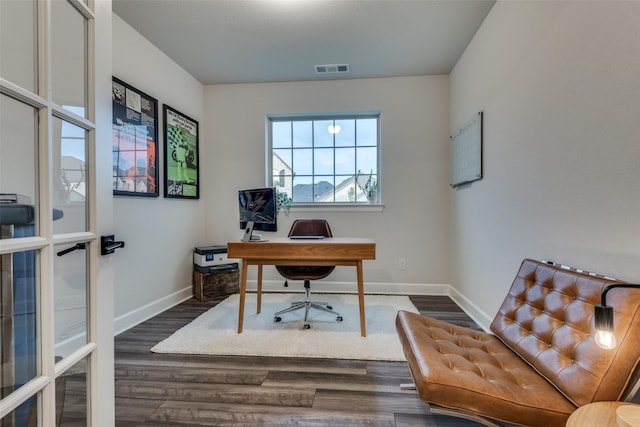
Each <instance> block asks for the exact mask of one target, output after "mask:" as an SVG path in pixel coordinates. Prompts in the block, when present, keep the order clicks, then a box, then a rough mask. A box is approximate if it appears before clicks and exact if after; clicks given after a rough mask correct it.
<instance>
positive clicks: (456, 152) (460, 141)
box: [450, 111, 482, 188]
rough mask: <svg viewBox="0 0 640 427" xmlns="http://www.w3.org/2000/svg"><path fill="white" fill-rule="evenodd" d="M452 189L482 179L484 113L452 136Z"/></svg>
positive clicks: (479, 114) (477, 115) (480, 113)
mask: <svg viewBox="0 0 640 427" xmlns="http://www.w3.org/2000/svg"><path fill="white" fill-rule="evenodd" d="M450 139H451V145H450V158H451V165H450V168H451V179H450V184H451V187H454V188H455V187H458V186H460V185H464V184H468V183H470V182H473V181H477V180H479V179H481V178H482V111H481V112H479V113H478V114H476V115H474V116H473V117H472V118H471V119H470V120H469V121H468V122H467V123H465V124H464V125H463V126H462V127H461V128H460V130H458V133H456V134H455V135H452V136H451V138H450Z"/></svg>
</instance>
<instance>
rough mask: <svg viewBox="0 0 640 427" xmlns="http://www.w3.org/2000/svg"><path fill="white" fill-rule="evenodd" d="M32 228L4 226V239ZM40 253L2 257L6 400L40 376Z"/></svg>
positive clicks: (0, 358)
mask: <svg viewBox="0 0 640 427" xmlns="http://www.w3.org/2000/svg"><path fill="white" fill-rule="evenodd" d="M28 229H29V226H21V225H16V226H9V225H3V226H2V237H3V238H11V237H12V236H13V235H14V234H20V235H24V234H30V233H31V232H30V231H29V230H28ZM37 256H38V254H37V252H36V251H20V252H14V253H12V254H3V255H0V273H1V274H0V287H1V292H0V319H1V320H2V324H1V325H0V338H1V340H0V362H1V363H0V365H1V367H2V368H1V370H0V376H1V381H0V386H1V388H0V393H1V395H2V396H1V397H3V398H4V397H6V396H8V395H9V394H11V393H12V392H13V391H15V390H17V389H18V388H20V387H22V386H23V385H24V384H26V383H27V382H29V381H30V380H32V379H33V378H35V377H36V375H37V374H38V364H37V363H38V359H37V357H38V350H37V331H38V328H37V325H38V318H39V314H38V311H37V307H38V304H37V299H38V298H37V293H36V289H37V287H36V285H37V281H38V280H39V275H38V274H37Z"/></svg>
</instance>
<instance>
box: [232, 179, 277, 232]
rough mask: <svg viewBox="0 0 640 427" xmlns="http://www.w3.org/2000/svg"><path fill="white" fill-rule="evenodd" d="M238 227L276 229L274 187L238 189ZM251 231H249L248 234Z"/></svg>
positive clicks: (244, 228)
mask: <svg viewBox="0 0 640 427" xmlns="http://www.w3.org/2000/svg"><path fill="white" fill-rule="evenodd" d="M238 207H239V209H240V228H242V229H243V230H245V231H246V230H247V229H248V227H251V228H252V230H261V231H278V221H277V216H276V212H277V209H276V191H275V189H274V188H253V189H250V190H240V191H238ZM250 234H251V231H249V235H250Z"/></svg>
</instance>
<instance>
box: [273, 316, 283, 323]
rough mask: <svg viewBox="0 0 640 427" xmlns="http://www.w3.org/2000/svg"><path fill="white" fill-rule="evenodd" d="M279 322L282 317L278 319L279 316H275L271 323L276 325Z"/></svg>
mask: <svg viewBox="0 0 640 427" xmlns="http://www.w3.org/2000/svg"><path fill="white" fill-rule="evenodd" d="M281 320H282V317H280V316H276V317H274V318H273V321H274V322H275V323H278V322H279V321H281Z"/></svg>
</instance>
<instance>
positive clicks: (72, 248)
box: [56, 243, 87, 256]
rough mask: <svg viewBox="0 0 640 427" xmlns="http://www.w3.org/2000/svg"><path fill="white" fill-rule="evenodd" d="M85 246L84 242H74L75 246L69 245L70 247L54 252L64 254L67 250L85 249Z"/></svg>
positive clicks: (59, 254)
mask: <svg viewBox="0 0 640 427" xmlns="http://www.w3.org/2000/svg"><path fill="white" fill-rule="evenodd" d="M86 247H87V244H86V243H76V244H75V246H71V247H70V248H67V249H63V250H61V251H60V252H56V255H58V256H62V255H66V254H68V253H69V252H73V251H75V250H76V249H85V248H86Z"/></svg>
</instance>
